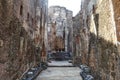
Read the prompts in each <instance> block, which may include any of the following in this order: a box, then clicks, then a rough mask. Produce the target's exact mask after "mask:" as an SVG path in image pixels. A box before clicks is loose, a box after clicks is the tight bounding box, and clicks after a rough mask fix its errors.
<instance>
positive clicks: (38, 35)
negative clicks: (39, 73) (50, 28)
mask: <svg viewBox="0 0 120 80" xmlns="http://www.w3.org/2000/svg"><path fill="white" fill-rule="evenodd" d="M47 9H48V1H47V0H0V80H16V79H18V80H19V79H20V78H21V77H22V75H23V74H24V72H25V71H27V70H28V69H29V68H31V67H33V66H36V65H37V64H38V63H40V61H41V60H42V58H44V56H45V49H46V46H45V44H46V39H47V38H46V37H47V35H46V34H45V33H47V32H46V29H47V28H46V27H47V11H48V10H47ZM41 56H42V57H41ZM44 59H45V58H44Z"/></svg>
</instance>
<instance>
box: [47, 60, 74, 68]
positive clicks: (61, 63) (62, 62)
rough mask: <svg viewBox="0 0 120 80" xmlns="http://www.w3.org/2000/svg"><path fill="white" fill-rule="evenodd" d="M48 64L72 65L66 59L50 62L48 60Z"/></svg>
mask: <svg viewBox="0 0 120 80" xmlns="http://www.w3.org/2000/svg"><path fill="white" fill-rule="evenodd" d="M48 65H49V66H55V67H57V66H73V65H72V63H69V62H68V61H51V63H49V62H48Z"/></svg>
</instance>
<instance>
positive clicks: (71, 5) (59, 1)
mask: <svg viewBox="0 0 120 80" xmlns="http://www.w3.org/2000/svg"><path fill="white" fill-rule="evenodd" d="M80 3H81V0H49V3H48V7H50V6H55V5H59V6H63V7H66V8H67V9H69V10H71V11H73V16H75V15H76V14H77V13H78V12H79V11H80Z"/></svg>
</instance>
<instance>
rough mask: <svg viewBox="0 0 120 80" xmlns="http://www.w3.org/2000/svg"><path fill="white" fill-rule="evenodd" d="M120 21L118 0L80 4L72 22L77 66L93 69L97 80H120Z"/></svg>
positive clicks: (94, 0)
mask: <svg viewBox="0 0 120 80" xmlns="http://www.w3.org/2000/svg"><path fill="white" fill-rule="evenodd" d="M119 18H120V1H119V0H81V11H80V12H79V13H78V14H77V15H76V16H75V17H74V18H73V51H76V52H75V53H76V54H75V55H74V63H75V64H87V65H88V66H90V67H91V68H92V74H93V76H94V77H95V80H119V79H120V51H119V50H120V48H119V40H120V37H119V31H120V30H119V26H120V24H119V22H120V19H119ZM76 28H78V29H76ZM77 30H78V31H77ZM80 62H81V63H80Z"/></svg>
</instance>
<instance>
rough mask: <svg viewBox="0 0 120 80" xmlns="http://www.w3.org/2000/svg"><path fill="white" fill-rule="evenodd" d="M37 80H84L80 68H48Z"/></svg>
mask: <svg viewBox="0 0 120 80" xmlns="http://www.w3.org/2000/svg"><path fill="white" fill-rule="evenodd" d="M35 80H82V78H81V76H80V69H79V68H78V67H48V69H47V70H45V71H43V72H41V73H40V74H39V75H38V77H37V78H36V79H35Z"/></svg>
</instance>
